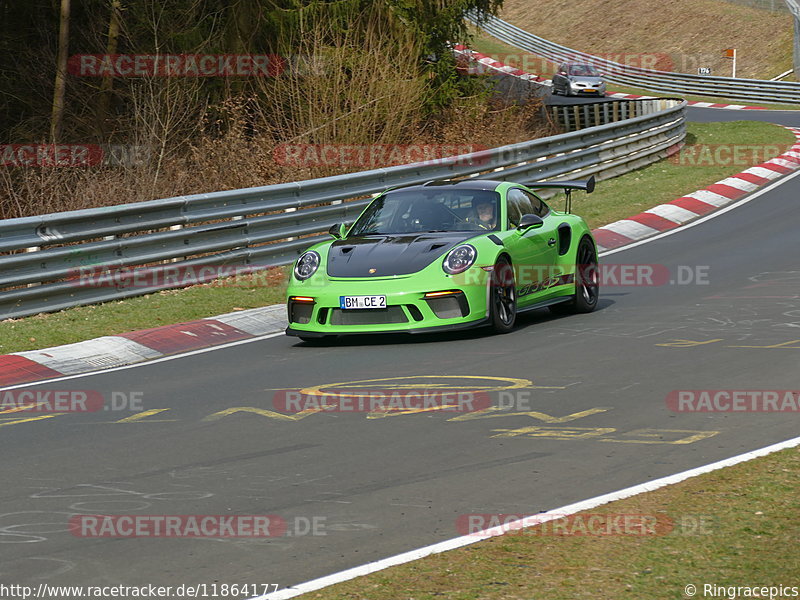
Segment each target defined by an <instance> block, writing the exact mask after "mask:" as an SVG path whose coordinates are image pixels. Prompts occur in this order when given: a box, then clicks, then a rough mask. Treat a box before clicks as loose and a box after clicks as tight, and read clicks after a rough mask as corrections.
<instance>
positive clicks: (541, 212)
mask: <svg viewBox="0 0 800 600" xmlns="http://www.w3.org/2000/svg"><path fill="white" fill-rule="evenodd" d="M520 191H521V192H522V193H523V194H525V195H526V196H527V197H528V200H529V201H530V203H531V207H532V208H533V210H532V211H531V214H534V215H536V216H538V217H542V218H543V219H544V218H545V217H546V216H547V215H548V214H549V213H550V207H549V206H547V204H545V203H544V202H543V201H542V199H541V198H539V196H537V195H536V194H531V193H530V192H526V191H525V190H520Z"/></svg>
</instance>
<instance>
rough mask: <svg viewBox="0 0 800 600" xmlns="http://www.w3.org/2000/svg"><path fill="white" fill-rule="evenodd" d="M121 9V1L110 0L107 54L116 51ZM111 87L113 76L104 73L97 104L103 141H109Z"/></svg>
mask: <svg viewBox="0 0 800 600" xmlns="http://www.w3.org/2000/svg"><path fill="white" fill-rule="evenodd" d="M121 11H122V2H121V1H120V0H111V16H110V18H109V20H108V40H107V42H106V54H109V55H112V54H116V53H117V45H118V41H119V27H120V13H121ZM113 87H114V78H113V77H112V76H111V75H104V76H103V81H102V83H101V84H100V99H99V101H98V104H97V129H98V133H99V134H100V137H101V138H102V141H104V142H107V141H109V140H107V139H106V135H107V133H108V113H109V109H110V107H111V97H112V89H113Z"/></svg>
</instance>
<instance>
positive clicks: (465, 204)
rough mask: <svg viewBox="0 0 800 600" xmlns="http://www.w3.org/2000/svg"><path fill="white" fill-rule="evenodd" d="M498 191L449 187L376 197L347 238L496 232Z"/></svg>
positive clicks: (398, 192) (399, 191) (392, 193)
mask: <svg viewBox="0 0 800 600" xmlns="http://www.w3.org/2000/svg"><path fill="white" fill-rule="evenodd" d="M499 199H500V196H499V195H498V194H497V192H492V191H488V190H468V189H458V188H455V189H453V188H451V189H447V190H443V189H442V188H436V187H431V188H426V189H417V190H408V191H403V190H397V191H391V192H387V193H386V194H384V195H383V196H380V197H378V198H376V199H375V200H374V201H373V202H372V204H370V205H369V206H368V207H367V209H366V210H365V211H364V212H363V213H362V214H361V216H360V217H359V218H358V220H357V221H356V222H355V224H354V225H353V227H352V229H351V230H350V233H349V234H348V235H350V236H355V235H386V234H395V233H414V232H422V231H496V230H497V229H499V227H498V224H499V222H500V220H499V219H498V218H497V217H498V216H499V206H500V203H499Z"/></svg>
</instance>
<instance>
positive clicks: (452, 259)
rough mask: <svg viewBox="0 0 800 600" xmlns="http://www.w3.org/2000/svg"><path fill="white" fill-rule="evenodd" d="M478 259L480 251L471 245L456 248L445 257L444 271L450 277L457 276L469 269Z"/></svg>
mask: <svg viewBox="0 0 800 600" xmlns="http://www.w3.org/2000/svg"><path fill="white" fill-rule="evenodd" d="M476 258H478V251H477V250H475V248H473V247H472V246H470V245H469V244H461V245H460V246H456V247H455V248H453V249H452V250H450V252H448V253H447V256H445V257H444V262H443V263H442V269H444V272H445V273H449V274H450V275H457V274H458V273H463V272H464V271H466V270H467V269H469V268H470V267H471V266H472V264H473V263H474V262H475V259H476Z"/></svg>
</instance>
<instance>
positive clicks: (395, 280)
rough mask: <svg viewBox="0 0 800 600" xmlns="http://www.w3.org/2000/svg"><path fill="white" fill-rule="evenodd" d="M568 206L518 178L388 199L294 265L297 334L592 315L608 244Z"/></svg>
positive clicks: (292, 304) (436, 185)
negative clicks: (601, 248) (538, 312)
mask: <svg viewBox="0 0 800 600" xmlns="http://www.w3.org/2000/svg"><path fill="white" fill-rule="evenodd" d="M532 188H533V189H539V188H563V189H564V190H565V192H566V193H567V210H566V212H558V211H555V210H553V209H551V208H550V207H549V206H548V205H547V204H545V203H544V202H543V201H542V200H541V199H540V198H539V197H538V196H537V195H536V194H535V193H534V191H533V189H531V188H530V187H526V186H523V185H520V184H516V183H509V182H505V181H491V180H484V179H467V180H462V181H432V182H428V183H425V184H423V185H415V186H409V187H401V188H395V189H390V190H387V191H385V192H383V193H382V194H380V195H378V196H377V197H376V198H375V199H374V200H373V201H372V202H371V203H370V204H369V206H367V207H366V208H365V209H364V211H363V212H362V213H361V215H360V216H359V217H358V219H357V220H356V222H355V223H354V224H353V225H352V226H351V227H349V228H347V227H346V226H345V225H334V226H333V227H331V230H330V233H331V235H332V236H333V238H334V239H332V240H328V241H325V242H321V243H318V244H316V245H314V246H312V247H311V248H309V249H308V250H306V251H305V252H304V253H303V254H302V255H301V256H300V257H299V258H298V259H297V261H296V262H295V264H294V268H293V269H292V275H291V280H290V283H289V289H288V291H287V294H288V295H287V305H288V317H289V327H288V328H287V329H286V333H287V334H288V335H294V336H299V337H300V338H301V339H303V340H312V339H315V338H321V337H325V336H336V335H347V334H365V333H385V332H408V333H423V332H425V333H429V332H437V331H449V330H455V329H463V328H467V327H477V326H483V325H487V326H490V327H492V328H493V329H494V330H495V331H496V332H498V333H505V332H508V331H510V330H511V329H512V328H513V327H514V322H515V319H516V315H517V314H519V313H521V312H523V311H528V310H534V309H538V308H543V307H549V308H550V310H551V311H553V312H557V313H568V312H578V313H581V312H591V311H592V310H594V309H595V307H596V306H597V299H598V293H599V286H598V274H597V249H596V246H595V242H594V239H593V238H592V233H591V231H590V230H589V227H588V226H587V225H586V222H585V221H584V220H583V219H582V218H581V217H579V216H577V215H572V214H569V198H570V192H571V191H572V190H574V189H580V190H584V191H586V192H591V191H592V190H593V189H594V178H593V177H592V178H590V179H588V180H586V181H558V182H546V183H545V182H542V183H536V184H534V185H533V186H532Z"/></svg>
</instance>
